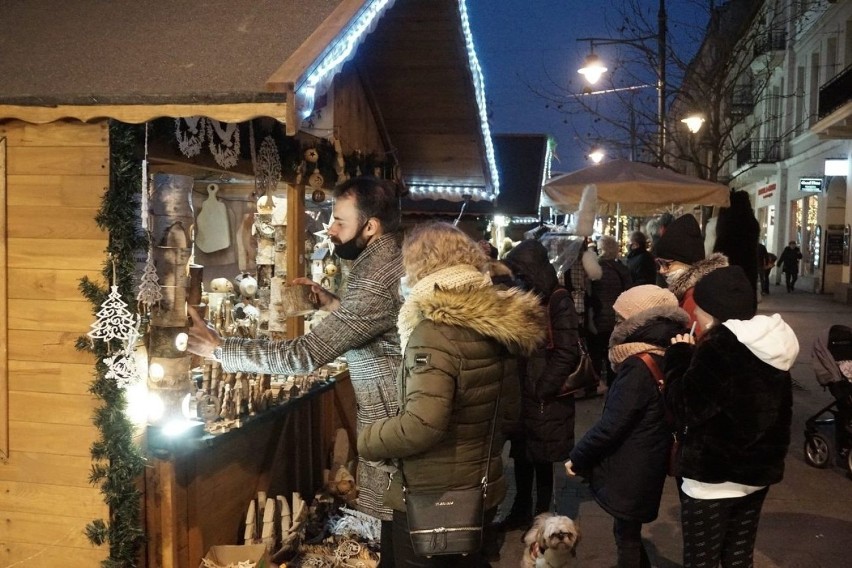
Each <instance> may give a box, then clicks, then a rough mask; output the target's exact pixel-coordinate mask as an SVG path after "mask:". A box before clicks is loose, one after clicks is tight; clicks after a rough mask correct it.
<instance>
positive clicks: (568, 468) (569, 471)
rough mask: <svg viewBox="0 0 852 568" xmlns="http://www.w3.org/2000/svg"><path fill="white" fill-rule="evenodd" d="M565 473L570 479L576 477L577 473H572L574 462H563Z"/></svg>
mask: <svg viewBox="0 0 852 568" xmlns="http://www.w3.org/2000/svg"><path fill="white" fill-rule="evenodd" d="M565 473H567V474H568V475H569V476H571V477H576V476H577V472H576V471H574V462H572V461H571V460H568V461H567V462H565Z"/></svg>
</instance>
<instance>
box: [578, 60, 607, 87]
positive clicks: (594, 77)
mask: <svg viewBox="0 0 852 568" xmlns="http://www.w3.org/2000/svg"><path fill="white" fill-rule="evenodd" d="M607 71H608V69H607V68H606V67H605V66H604V64H603V62H602V61H601V58H600V57H598V56H597V55H595V54H594V53H590V54H589V55H587V56H586V60H585V61H584V62H583V66H582V67H581V68H580V69H578V70H577V73H579V74H580V75H582V76H583V77H585V78H586V81H588V82H589V84H590V85H594V84H595V83H597V82H598V81H599V80H600V78H601V77H602V76H603V74H604V73H606V72H607Z"/></svg>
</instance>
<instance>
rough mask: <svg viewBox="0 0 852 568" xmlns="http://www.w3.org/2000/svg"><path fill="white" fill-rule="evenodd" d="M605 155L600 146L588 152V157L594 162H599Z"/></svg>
mask: <svg viewBox="0 0 852 568" xmlns="http://www.w3.org/2000/svg"><path fill="white" fill-rule="evenodd" d="M605 155H606V154H604V151H603V150H601V149H600V148H595V149H594V150H592V151H591V152H589V158H590V159H591V160H592V161H593V162H594V163H596V164H600V163H601V160H603V159H604V156H605Z"/></svg>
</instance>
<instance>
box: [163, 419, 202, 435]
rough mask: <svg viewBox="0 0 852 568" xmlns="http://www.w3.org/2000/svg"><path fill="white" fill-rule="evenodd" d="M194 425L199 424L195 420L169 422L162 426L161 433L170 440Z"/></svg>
mask: <svg viewBox="0 0 852 568" xmlns="http://www.w3.org/2000/svg"><path fill="white" fill-rule="evenodd" d="M196 424H200V422H198V421H197V420H170V421H169V422H167V423H166V424H165V425H164V426H163V430H162V432H163V434H164V435H166V436H168V437H170V438H176V437H177V436H180V435H181V434H183V433H184V432H186V431H187V430H189V429H190V428H192V427H193V426H195V425H196Z"/></svg>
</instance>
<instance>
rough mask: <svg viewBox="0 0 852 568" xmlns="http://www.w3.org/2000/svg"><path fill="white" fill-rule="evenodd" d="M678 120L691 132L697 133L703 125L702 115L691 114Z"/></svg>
mask: <svg viewBox="0 0 852 568" xmlns="http://www.w3.org/2000/svg"><path fill="white" fill-rule="evenodd" d="M680 121H681V122H682V123H684V124H685V125H686V127H687V128H688V129H689V131H690V132H692V133H693V134H697V133H698V131H699V130H701V127H702V126H704V117H703V116H698V115H691V116H687V117H686V118H682V119H681V120H680Z"/></svg>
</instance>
